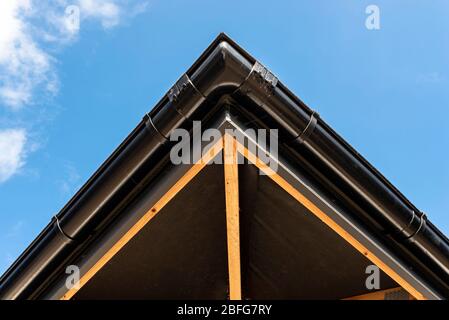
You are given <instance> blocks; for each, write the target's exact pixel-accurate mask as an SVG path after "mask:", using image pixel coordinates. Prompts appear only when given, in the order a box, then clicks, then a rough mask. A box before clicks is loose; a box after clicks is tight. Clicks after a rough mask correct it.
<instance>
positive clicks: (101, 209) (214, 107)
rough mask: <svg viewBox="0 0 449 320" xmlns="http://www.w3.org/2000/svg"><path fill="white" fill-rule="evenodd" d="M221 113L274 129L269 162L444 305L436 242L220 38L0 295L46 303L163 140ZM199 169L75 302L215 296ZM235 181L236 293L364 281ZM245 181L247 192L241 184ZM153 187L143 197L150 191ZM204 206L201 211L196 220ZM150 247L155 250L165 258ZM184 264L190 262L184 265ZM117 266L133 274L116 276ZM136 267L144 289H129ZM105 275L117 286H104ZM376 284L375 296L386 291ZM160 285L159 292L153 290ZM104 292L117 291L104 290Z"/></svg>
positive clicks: (157, 170) (282, 201)
mask: <svg viewBox="0 0 449 320" xmlns="http://www.w3.org/2000/svg"><path fill="white" fill-rule="evenodd" d="M224 112H226V113H229V114H231V115H232V117H236V118H238V119H240V120H241V121H242V122H244V123H246V124H248V126H251V127H254V128H266V129H277V130H278V138H279V144H280V152H281V153H282V156H284V157H285V158H288V162H289V166H291V168H294V169H298V170H301V171H302V172H304V175H307V177H308V179H310V181H314V183H316V185H317V186H319V192H320V193H322V194H325V195H326V197H328V198H329V199H331V202H333V203H335V204H336V205H337V204H338V206H339V207H341V208H343V209H344V211H345V213H347V214H348V215H350V218H351V219H352V220H354V221H356V222H357V223H358V224H359V225H360V226H363V230H367V231H369V237H370V238H372V239H375V240H376V241H377V242H378V243H380V244H382V246H384V247H385V248H387V249H388V250H389V252H393V253H394V255H395V259H396V260H397V265H396V267H398V268H399V267H400V268H402V269H401V270H406V271H405V272H406V273H407V274H408V275H409V276H410V277H412V278H413V279H415V280H414V281H415V282H416V283H417V284H418V285H420V286H421V287H422V288H423V290H424V289H425V291H426V294H425V295H424V296H425V297H426V298H429V299H434V298H448V297H449V240H448V239H447V238H446V237H445V236H444V235H443V234H442V233H441V232H440V231H439V230H438V229H437V228H436V227H435V226H434V225H433V224H432V223H431V222H430V221H429V220H428V219H427V218H426V216H425V215H424V214H423V213H422V212H421V211H420V210H418V208H416V207H415V206H414V205H413V204H412V203H411V202H410V201H409V200H408V199H407V198H406V197H405V196H404V195H402V194H401V193H400V192H399V191H398V190H397V189H396V188H395V187H394V186H393V185H392V184H391V183H390V182H389V181H388V180H387V179H386V178H385V177H383V176H382V174H380V173H379V172H378V171H377V170H376V169H375V168H374V167H373V166H372V165H370V164H369V162H367V161H366V160H365V159H364V158H363V157H362V156H361V155H360V154H358V153H357V152H356V151H355V150H354V149H353V148H352V147H351V146H350V145H349V144H348V143H347V142H345V141H344V140H343V139H342V138H341V137H340V136H339V135H338V134H337V133H336V132H335V131H333V130H332V129H331V128H330V127H329V126H328V125H327V124H326V123H325V122H324V121H323V120H322V119H321V118H320V117H319V116H318V115H317V114H316V113H315V112H313V111H312V110H311V109H309V108H308V107H307V106H306V105H305V104H304V103H303V102H302V101H301V100H300V99H298V98H297V97H296V96H295V95H294V94H293V93H291V92H290V91H289V90H288V89H287V88H286V87H285V86H284V85H283V84H282V82H281V81H279V80H278V79H277V78H276V77H275V76H274V75H273V74H272V73H271V72H270V71H269V70H268V69H267V68H265V67H264V66H262V65H261V64H260V63H259V62H257V61H256V60H255V59H254V58H253V57H252V56H250V55H249V54H248V53H247V52H246V51H244V50H243V49H242V48H240V47H239V46H238V45H237V44H236V43H235V42H233V41H232V40H231V39H230V38H229V37H227V36H226V35H223V34H221V35H220V36H219V37H218V38H217V39H216V40H215V41H214V42H213V43H212V44H211V45H210V46H209V47H208V48H207V49H206V50H205V52H204V53H203V54H202V55H201V56H200V58H199V59H198V60H197V61H196V62H195V63H194V64H193V66H192V67H191V68H190V69H189V70H187V72H186V73H185V74H184V75H183V76H182V77H181V78H180V79H179V80H178V81H177V82H176V84H175V85H174V86H173V87H172V88H171V89H170V90H169V92H168V93H167V94H166V95H164V97H163V98H162V99H161V101H160V102H159V103H158V104H157V105H156V106H155V107H154V108H153V109H152V110H151V112H150V113H148V114H147V115H145V116H144V118H143V119H142V121H141V122H140V123H139V124H138V125H137V127H136V128H135V129H134V130H133V131H132V132H131V133H130V135H129V136H128V137H127V138H126V139H125V140H124V141H123V142H122V143H121V144H120V146H119V147H118V148H117V149H116V150H115V151H114V152H113V153H112V155H111V156H110V157H109V158H108V159H107V160H106V161H105V162H104V164H103V165H102V166H101V167H100V168H99V169H98V170H97V171H96V172H95V174H94V175H93V176H92V177H91V178H90V179H89V180H88V181H87V182H86V184H85V185H84V186H83V187H82V188H81V189H80V190H79V191H78V192H77V193H76V194H75V195H74V197H73V198H72V199H71V200H70V201H69V202H68V203H67V204H66V206H64V208H62V210H61V211H60V212H59V213H58V214H57V215H56V216H55V218H54V219H53V220H52V221H51V222H50V223H49V225H48V226H47V227H46V228H45V229H44V230H43V231H42V232H41V234H40V235H39V236H38V237H37V238H36V239H35V240H34V241H33V243H32V244H31V245H30V246H29V247H28V248H27V249H26V250H25V252H24V253H23V254H22V255H21V256H20V257H19V258H18V259H17V261H16V262H15V263H14V264H13V265H12V266H11V267H10V268H9V269H8V270H7V271H6V273H5V274H4V275H3V276H2V277H1V278H0V298H3V299H34V298H42V297H45V296H47V295H46V294H47V293H48V292H49V291H51V289H52V286H53V285H54V284H55V283H56V282H57V280H58V279H60V278H61V276H63V275H64V270H65V266H67V264H70V263H72V262H74V261H77V259H79V258H80V257H83V254H84V252H85V251H86V250H87V249H89V248H90V247H91V246H93V245H98V244H99V241H96V239H99V238H100V235H101V234H102V233H104V232H105V230H106V229H107V228H108V227H109V226H111V225H113V224H114V223H115V221H116V220H117V219H119V218H120V217H122V216H123V210H124V208H127V207H128V206H129V205H130V203H132V202H133V201H134V200H135V199H136V198H138V197H139V196H140V195H141V194H142V192H143V190H146V189H147V188H150V187H151V185H153V184H154V183H155V181H156V180H158V179H160V177H161V175H162V174H163V168H166V164H167V156H168V153H169V150H170V147H171V146H172V145H173V142H171V141H170V140H169V137H170V134H171V133H172V132H173V130H174V129H177V128H185V129H187V130H192V121H193V120H200V121H202V122H203V123H206V122H207V121H209V120H210V119H212V118H213V117H214V116H217V115H219V114H223V113H224ZM203 129H207V126H206V125H205V126H204V128H203ZM392 143H394V142H392ZM164 170H165V169H164ZM171 170H175V169H173V168H172V169H171ZM205 170H206V171H205V172H202V173H201V174H200V176H201V178H200V179H203V180H204V182H203V184H204V185H207V186H204V185H203V184H198V180H195V182H194V184H193V185H192V186H188V188H187V189H186V190H183V191H182V192H181V193H180V194H179V195H178V196H177V197H176V199H175V200H174V201H173V203H169V204H168V205H167V207H166V208H164V209H162V212H161V214H160V215H158V216H156V217H155V220H154V221H151V223H150V224H148V225H147V226H146V227H145V228H144V231H142V233H141V234H138V235H137V236H136V238H135V239H132V241H131V243H129V246H127V247H126V248H125V249H123V250H124V251H122V252H119V253H118V255H117V256H116V257H114V258H113V259H112V260H111V261H110V262H109V263H108V264H107V265H106V266H105V268H104V269H102V270H100V271H99V273H98V274H97V275H96V276H95V277H94V278H93V279H92V280H91V282H89V283H87V284H86V286H85V287H83V288H82V289H81V290H80V292H78V294H77V295H76V296H75V298H83V297H84V298H93V297H94V296H96V293H98V297H99V296H103V295H104V296H107V297H118V296H117V295H120V294H121V292H123V293H125V292H126V294H127V296H130V295H135V296H136V297H137V296H139V297H142V296H146V297H156V296H155V295H156V293H157V291H158V290H159V289H160V291H159V294H160V295H159V297H186V295H188V294H190V297H192V298H194V297H205V296H206V294H207V295H208V297H209V298H211V297H216V298H221V297H226V294H227V293H226V292H227V286H226V283H227V278H226V277H227V276H226V262H225V261H226V259H227V258H226V250H225V241H223V237H225V230H224V228H225V223H224V216H223V215H224V209H223V206H224V203H223V201H218V198H217V201H215V197H221V199H222V198H223V195H222V189H221V188H222V186H219V184H220V183H219V182H220V181H221V182H223V181H222V179H223V178H222V173H220V174H218V173H215V174H213V175H214V179H211V177H209V178H208V175H211V174H212V173H211V172H212V171H214V170H218V169H213V168H206V169H205ZM241 171H242V172H241V175H242V177H246V178H245V179H241V180H243V181H241V183H242V184H243V185H241V189H242V190H243V194H244V196H241V199H240V205H241V208H242V215H241V219H242V221H241V228H242V230H241V231H242V281H243V291H244V292H243V293H244V296H245V297H247V298H265V297H271V298H274V297H278V298H281V297H286V298H314V297H319V298H340V297H344V296H347V295H350V294H358V293H362V292H363V288H362V287H361V286H363V283H364V282H363V281H361V279H359V278H358V277H359V276H360V277H364V276H365V274H364V273H363V272H360V269H363V268H364V266H365V265H366V263H367V261H366V260H365V258H363V256H362V257H360V255H359V254H357V252H355V250H354V249H352V248H351V247H349V246H348V245H347V244H345V243H343V241H344V240H342V239H340V238H339V237H338V236H336V235H335V234H333V233H332V232H330V230H327V229H326V228H327V227H325V226H324V225H321V224H319V223H318V221H317V220H316V218H314V217H312V216H311V215H310V214H306V212H305V209H304V208H302V207H301V206H300V205H299V204H297V203H293V201H292V200H291V199H290V198H289V197H288V196H287V195H286V194H284V193H283V192H281V191H280V189H279V188H275V187H273V186H272V182H271V181H269V180H267V179H266V178H263V177H259V176H257V177H255V175H254V173H253V172H252V171H253V169H251V167H246V168H244V169H242V170H241ZM251 180H255V181H254V185H252V184H250V183H248V185H246V184H245V183H246V181H251ZM256 187H257V190H252V189H251V188H254V189H255V188H256ZM214 188H216V189H217V190H214ZM248 188H249V189H250V191H245V190H247V189H248ZM156 189H157V188H156ZM156 189H154V190H153V193H157V192H159V191H160V190H156ZM191 189H197V190H195V192H193V191H192V190H191ZM268 189H270V192H267V190H268ZM212 191H217V192H212ZM196 193H198V194H199V195H194V194H196ZM187 194H189V195H187ZM190 194H191V195H190ZM201 194H203V195H204V198H203V199H201ZM220 194H221V196H220ZM195 197H197V198H195ZM194 199H197V200H198V201H193V200H194ZM204 199H207V200H204ZM205 203H206V204H207V209H208V210H207V211H203V210H201V209H202V206H204V205H205ZM275 203H276V204H275ZM187 204H188V205H187ZM206 213H210V215H207V214H206ZM157 226H160V227H159V228H157ZM305 226H307V227H305ZM191 229H194V230H196V231H197V232H195V233H190V232H189V231H190V230H191ZM200 229H201V231H199V230H200ZM150 231H151V232H150ZM156 244H160V245H161V246H166V247H165V248H166V250H164V254H162V252H161V250H163V249H162V248H163V247H161V246H157V245H156ZM200 244H201V246H205V247H201V246H200ZM147 246H148V247H147ZM128 248H133V250H128ZM144 248H145V251H144ZM147 250H148V252H147ZM168 252H170V253H171V254H168ZM138 253H140V254H142V259H140V258H139V257H138V256H137V255H138ZM192 255H193V256H197V259H195V260H194V261H191V260H190V259H189V258H188V257H191V256H192ZM124 260H126V261H132V262H133V263H127V264H126V266H125V265H124V264H123V262H124ZM223 262H224V263H223ZM137 266H141V267H142V269H140V268H138V267H137ZM187 267H191V268H194V270H190V268H187ZM396 267H395V268H396ZM195 268H197V269H195ZM148 269H149V270H151V272H148V274H147V273H146V274H147V276H148V279H150V280H151V281H148V283H146V284H145V286H142V287H139V289H136V288H135V287H133V286H134V284H135V283H136V281H137V279H138V275H139V274H140V273H141V272H144V271H145V272H147V271H148ZM187 269H189V270H187ZM118 270H120V271H118ZM122 270H123V271H122ZM171 272H172V273H173V276H172V277H169V276H168V274H170V273H171ZM185 272H188V274H189V276H188V277H184V276H183V274H184V275H185V274H186V273H185ZM303 272H307V274H308V275H311V274H312V273H314V272H316V274H313V276H310V277H307V276H303V274H302V273H303ZM201 273H202V274H201ZM318 273H319V274H320V275H319V274H318ZM349 274H351V277H349V276H348V275H349ZM323 275H325V276H323ZM111 278H114V279H116V280H117V281H116V282H112V281H106V279H111ZM384 278H385V280H384V281H383V282H384V286H385V287H389V286H390V285H392V282H391V280H388V278H386V277H384ZM164 279H165V280H167V281H169V284H170V285H167V287H164V288H162V284H161V283H162V282H161V281H162V280H164ZM413 279H412V280H413ZM212 282H215V284H214V285H210V284H211V283H212ZM343 282H344V283H343ZM113 283H117V284H120V285H121V286H122V288H123V291H120V290H115V289H114V288H112V287H111V288H109V287H108V286H113V285H114V284H113ZM139 283H140V282H139ZM103 285H104V286H106V287H104V288H109V289H107V290H106V289H102V288H103ZM175 285H178V287H176V288H175V287H174V286H175ZM158 288H159V289H158ZM189 290H190V291H189ZM205 290H207V292H206V291H205ZM340 290H341V291H340Z"/></svg>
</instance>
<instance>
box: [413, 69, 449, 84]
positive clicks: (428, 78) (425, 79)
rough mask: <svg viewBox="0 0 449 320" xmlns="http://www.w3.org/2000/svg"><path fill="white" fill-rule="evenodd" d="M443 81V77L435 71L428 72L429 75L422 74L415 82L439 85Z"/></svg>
mask: <svg viewBox="0 0 449 320" xmlns="http://www.w3.org/2000/svg"><path fill="white" fill-rule="evenodd" d="M443 80H444V77H443V75H442V74H441V73H439V72H436V71H434V72H429V73H422V74H419V75H418V76H417V77H416V82H418V83H430V84H434V83H440V82H442V81H443Z"/></svg>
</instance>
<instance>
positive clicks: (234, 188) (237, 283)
mask: <svg viewBox="0 0 449 320" xmlns="http://www.w3.org/2000/svg"><path fill="white" fill-rule="evenodd" d="M223 157H224V175H225V194H226V231H227V232H226V234H227V242H228V270H229V298H230V299H231V300H241V299H242V287H241V270H240V214H239V210H240V208H239V182H238V164H237V148H236V141H235V139H234V138H232V137H231V136H229V135H227V134H226V135H225V137H224V153H223Z"/></svg>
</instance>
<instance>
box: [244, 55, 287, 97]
mask: <svg viewBox="0 0 449 320" xmlns="http://www.w3.org/2000/svg"><path fill="white" fill-rule="evenodd" d="M249 78H252V79H254V80H255V82H256V83H257V84H258V85H259V87H260V88H261V89H263V90H264V91H265V92H266V93H268V94H269V95H271V94H272V93H273V91H274V89H275V88H276V86H277V84H278V82H279V79H278V78H277V77H276V76H275V75H274V74H273V73H272V72H271V71H270V70H268V69H267V68H266V67H265V66H264V65H262V64H261V63H260V62H258V61H256V62H255V63H254V65H253V68H252V69H251V72H250V73H249V75H248V78H247V79H249ZM245 82H246V80H245Z"/></svg>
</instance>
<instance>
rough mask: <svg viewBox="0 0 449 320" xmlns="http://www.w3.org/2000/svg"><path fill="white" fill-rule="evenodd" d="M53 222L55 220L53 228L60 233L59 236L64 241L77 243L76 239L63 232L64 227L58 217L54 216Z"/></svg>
mask: <svg viewBox="0 0 449 320" xmlns="http://www.w3.org/2000/svg"><path fill="white" fill-rule="evenodd" d="M52 220H53V226H54V227H55V228H56V229H57V230H58V231H59V234H60V235H62V237H63V238H64V239H66V242H72V241H75V239H73V238H72V237H71V236H69V235H68V234H67V233H65V232H64V230H62V227H61V225H60V223H59V218H58V216H56V215H55V216H53V218H52Z"/></svg>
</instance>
